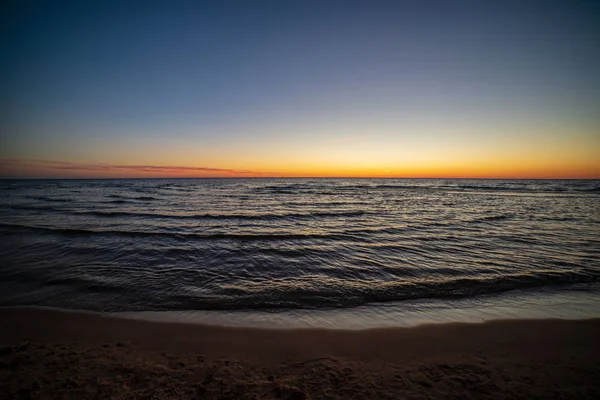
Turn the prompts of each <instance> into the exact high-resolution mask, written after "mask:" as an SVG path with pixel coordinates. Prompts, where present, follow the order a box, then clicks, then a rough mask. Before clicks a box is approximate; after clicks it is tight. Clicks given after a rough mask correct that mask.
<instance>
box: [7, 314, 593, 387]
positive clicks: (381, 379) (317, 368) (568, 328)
mask: <svg viewBox="0 0 600 400" xmlns="http://www.w3.org/2000/svg"><path fill="white" fill-rule="evenodd" d="M0 320H1V321H2V325H3V327H4V328H3V329H2V330H0V345H1V349H2V350H1V355H0V360H1V368H0V371H1V372H0V373H1V377H0V385H1V386H2V390H0V393H2V394H0V396H2V397H3V398H99V397H100V398H140V397H145V396H146V397H148V398H294V399H308V398H312V399H316V398H360V397H362V398H366V399H368V398H416V399H418V398H534V397H535V398H594V397H598V396H600V365H599V363H598V362H597V360H598V359H599V358H600V343H599V342H598V340H597V338H598V337H600V319H590V320H559V319H553V320H502V321H489V322H483V323H448V324H434V325H422V326H418V327H411V328H381V329H368V330H353V331H349V330H328V329H289V330H286V329H261V328H232V327H221V326H207V325H199V324H184V323H172V322H169V323H167V322H152V321H142V320H133V319H124V318H115V317H113V316H104V315H101V314H95V313H85V312H70V311H58V310H48V309H34V308H7V309H2V310H0ZM4 396H5V397H4Z"/></svg>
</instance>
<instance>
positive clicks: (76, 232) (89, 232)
mask: <svg viewBox="0 0 600 400" xmlns="http://www.w3.org/2000/svg"><path fill="white" fill-rule="evenodd" d="M0 227H5V228H9V229H14V230H22V231H36V232H39V233H49V234H57V235H64V236H125V237H163V238H171V239H200V240H227V239H229V240H240V241H256V240H301V239H340V238H342V237H344V236H345V235H344V234H343V233H340V234H319V233H265V234H249V233H246V234H243V233H213V234H202V233H171V232H156V231H117V230H93V229H72V228H51V227H41V226H30V225H17V224H6V223H0Z"/></svg>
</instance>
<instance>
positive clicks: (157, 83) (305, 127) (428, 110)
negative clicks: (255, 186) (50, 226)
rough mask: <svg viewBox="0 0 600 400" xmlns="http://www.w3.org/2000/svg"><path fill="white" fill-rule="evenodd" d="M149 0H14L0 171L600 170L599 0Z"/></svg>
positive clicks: (396, 173) (7, 18)
mask: <svg viewBox="0 0 600 400" xmlns="http://www.w3.org/2000/svg"><path fill="white" fill-rule="evenodd" d="M121 3H128V4H129V5H128V6H124V5H121ZM132 3H133V2H115V1H103V2H94V1H90V2H86V1H72V2H71V1H53V2H51V1H13V2H12V5H10V4H9V5H4V6H2V7H3V8H2V12H1V14H2V28H1V29H2V35H1V42H0V44H1V46H2V48H1V50H2V53H1V57H2V63H1V64H0V72H1V75H0V82H1V87H2V88H4V89H2V91H1V94H0V96H1V98H2V108H1V110H0V116H1V119H0V122H1V126H0V128H1V137H0V176H3V177H45V178H46V177H47V178H51V177H165V176H168V177H193V176H340V177H342V176H355V177H362V176H372V177H495V178H499V177H511V178H512V177H516V178H519V177H523V178H525V177H527V178H578V177H581V178H600V2H598V1H583V0H565V1H553V0H547V1H526V0H525V1H518V2H513V1H427V0H425V1H394V2H391V1H390V2H381V1H363V2H354V1H338V2H333V1H329V2H327V1H322V2H321V1H320V2H316V1H315V2H312V1H297V2H296V1H271V2H265V1H239V2H233V1H220V2H216V1H215V2H212V5H208V4H206V3H205V2H193V1H165V2H154V1H148V2H137V3H136V4H138V6H136V7H133V6H131V4H132Z"/></svg>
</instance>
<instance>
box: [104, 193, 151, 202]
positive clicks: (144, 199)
mask: <svg viewBox="0 0 600 400" xmlns="http://www.w3.org/2000/svg"><path fill="white" fill-rule="evenodd" d="M106 197H108V198H111V199H120V200H125V201H128V200H141V201H154V200H160V199H158V198H156V197H153V196H121V195H118V194H109V195H108V196H106Z"/></svg>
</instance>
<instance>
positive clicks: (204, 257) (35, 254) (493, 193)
mask: <svg viewBox="0 0 600 400" xmlns="http://www.w3.org/2000/svg"><path fill="white" fill-rule="evenodd" d="M0 306H2V307H16V306H18V307H23V306H26V307H51V308H60V309H67V310H84V311H90V312H100V313H109V314H114V315H118V316H126V317H130V318H142V319H151V320H161V321H183V322H199V323H210V324H220V325H233V326H263V327H275V328H298V327H327V328H340V329H362V328H371V327H385V326H411V325H416V324H421V323H432V322H433V323H435V322H449V321H481V320H489V319H505V318H590V317H600V181H598V180H467V179H266V178H252V179H251V178H248V179H242V178H224V179H122V180H120V179H109V180H102V179H94V180H1V181H0Z"/></svg>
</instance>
